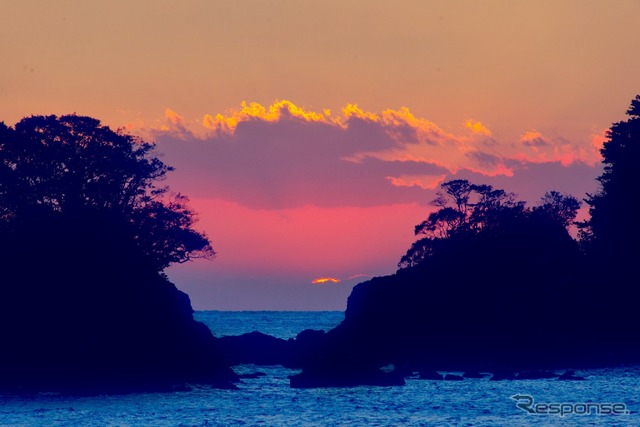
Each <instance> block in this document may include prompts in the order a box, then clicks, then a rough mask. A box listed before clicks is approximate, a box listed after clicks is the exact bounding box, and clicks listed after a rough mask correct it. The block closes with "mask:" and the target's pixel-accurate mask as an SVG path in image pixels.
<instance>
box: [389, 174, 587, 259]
mask: <svg viewBox="0 0 640 427" xmlns="http://www.w3.org/2000/svg"><path fill="white" fill-rule="evenodd" d="M440 187H441V188H442V191H439V192H438V193H436V198H435V199H434V200H433V201H432V202H431V205H433V206H436V207H438V208H439V209H438V210H436V211H435V212H432V213H430V214H429V216H428V217H427V219H425V220H424V221H422V222H421V223H420V224H418V225H416V227H415V234H416V236H423V237H421V238H420V239H419V240H417V241H416V242H414V244H413V245H412V246H411V247H410V248H409V250H408V251H407V253H406V254H405V255H404V256H403V257H402V258H401V260H400V262H399V263H398V266H399V267H400V268H406V267H413V266H416V265H418V264H420V263H422V262H423V261H424V260H425V259H427V258H429V257H430V256H431V255H433V254H434V253H435V252H437V251H438V249H439V248H441V247H443V245H444V244H445V242H447V241H449V240H453V239H455V240H456V241H457V242H458V243H461V241H462V240H468V239H470V238H472V237H473V236H474V235H477V234H480V233H484V234H488V233H495V232H499V230H500V229H501V228H503V227H505V226H506V225H507V224H510V223H513V222H514V221H525V222H526V221H529V222H534V221H537V222H541V221H542V222H547V223H551V224H555V225H556V226H562V227H564V228H565V229H567V228H568V227H569V226H571V225H572V224H573V220H574V219H575V217H576V215H577V211H578V209H579V208H580V202H579V201H578V200H577V199H576V198H575V197H573V196H571V195H564V194H561V193H559V192H557V191H550V192H547V193H546V194H545V195H544V197H543V198H542V199H541V201H540V203H539V204H538V205H537V206H535V207H533V208H528V207H527V206H526V204H525V202H523V201H519V200H517V195H516V194H514V193H508V192H506V191H504V190H501V189H495V188H493V187H492V186H491V185H485V184H473V183H471V182H469V181H467V180H464V179H456V180H451V181H447V182H444V183H443V184H441V186H440Z"/></svg>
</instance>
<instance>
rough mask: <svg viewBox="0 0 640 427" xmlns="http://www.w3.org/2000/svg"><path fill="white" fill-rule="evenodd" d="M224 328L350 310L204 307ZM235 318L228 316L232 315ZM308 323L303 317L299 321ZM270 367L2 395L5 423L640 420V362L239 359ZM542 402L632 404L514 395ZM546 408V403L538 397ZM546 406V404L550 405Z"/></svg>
mask: <svg viewBox="0 0 640 427" xmlns="http://www.w3.org/2000/svg"><path fill="white" fill-rule="evenodd" d="M196 317H197V318H198V319H199V320H202V321H204V322H205V323H206V324H207V325H209V326H210V327H211V328H212V329H213V330H214V333H215V334H216V335H218V336H220V335H227V334H238V333H244V332H251V331H252V330H258V331H261V332H264V333H268V334H272V335H275V336H279V337H281V338H291V337H293V336H295V335H296V334H297V332H299V331H301V330H303V329H309V328H310V329H325V328H328V327H332V326H333V325H335V324H337V323H338V322H340V320H341V319H342V313H336V312H324V313H291V312H198V313H197V315H196ZM227 320H228V321H227ZM301 326H302V327H301ZM236 371H237V372H238V373H251V372H256V371H260V372H264V373H266V374H267V375H266V376H263V377H259V378H255V379H245V380H243V382H242V383H240V384H239V388H240V389H239V390H217V389H212V388H210V387H202V386H194V387H192V388H191V390H189V391H178V392H172V393H139V394H129V395H116V396H91V397H69V396H60V395H53V394H47V395H36V396H6V395H5V396H0V425H2V426H34V425H36V426H38V425H43V426H44V425H46V426H141V425H150V426H235V425H237V426H325V425H326V426H401V425H409V426H423V425H424V426H431V425H433V426H456V425H459V426H520V425H531V426H577V425H595V426H609V425H611V426H627V425H629V426H637V425H640V417H639V416H638V411H640V381H639V379H640V368H639V367H620V368H615V369H599V370H589V371H577V374H579V375H582V376H584V377H586V379H587V380H586V381H573V382H570V381H557V380H528V381H489V380H488V379H486V378H485V379H466V380H464V381H427V380H419V379H415V378H414V379H411V378H410V379H408V380H407V385H406V386H403V387H355V388H334V389H309V390H301V389H291V388H289V380H288V376H289V375H292V374H295V373H297V372H298V371H296V370H290V369H285V368H282V367H279V366H269V367H264V366H252V365H242V366H238V367H236ZM518 394H519V395H529V396H532V398H534V399H535V402H536V403H541V404H544V403H547V404H564V405H565V406H564V408H565V409H564V412H569V411H574V410H575V411H577V412H581V411H582V410H583V408H584V406H580V404H583V403H600V404H606V403H621V404H624V405H625V410H627V411H629V412H630V413H629V414H625V415H596V414H595V413H593V410H592V413H591V414H589V415H580V414H578V415H577V414H575V413H567V414H565V415H564V416H562V417H561V416H559V415H548V414H529V413H528V412H526V411H525V410H523V409H520V408H518V407H517V406H516V401H515V400H513V399H511V396H514V395H518ZM537 408H538V409H540V408H542V409H544V408H545V407H544V406H542V407H540V406H539V407H537ZM543 412H544V411H543Z"/></svg>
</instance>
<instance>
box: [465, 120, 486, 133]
mask: <svg viewBox="0 0 640 427" xmlns="http://www.w3.org/2000/svg"><path fill="white" fill-rule="evenodd" d="M464 127H465V128H467V129H470V130H471V132H472V133H474V134H477V135H484V136H491V131H490V130H489V129H488V128H487V127H486V126H485V125H483V124H482V123H480V122H478V121H475V120H467V121H466V122H465V123H464Z"/></svg>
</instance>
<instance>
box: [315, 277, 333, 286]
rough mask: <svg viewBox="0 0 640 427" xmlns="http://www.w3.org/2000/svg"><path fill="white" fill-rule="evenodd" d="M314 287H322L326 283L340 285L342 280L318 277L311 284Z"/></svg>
mask: <svg viewBox="0 0 640 427" xmlns="http://www.w3.org/2000/svg"><path fill="white" fill-rule="evenodd" d="M311 283H313V284H314V285H321V284H324V283H340V279H336V278H335V277H318V278H317V279H313V281H312V282H311Z"/></svg>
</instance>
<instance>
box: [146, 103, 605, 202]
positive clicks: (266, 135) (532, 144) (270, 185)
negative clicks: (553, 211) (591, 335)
mask: <svg viewBox="0 0 640 427" xmlns="http://www.w3.org/2000/svg"><path fill="white" fill-rule="evenodd" d="M164 115H165V119H164V120H165V122H164V124H163V125H162V126H161V127H160V126H158V127H156V130H153V129H152V130H150V133H151V137H152V139H154V140H156V141H157V142H158V150H159V152H161V153H164V154H166V156H167V157H166V159H167V163H169V164H171V165H173V166H175V167H176V170H177V171H178V173H176V174H175V175H174V176H176V177H180V178H178V179H182V180H183V182H184V184H185V185H187V186H188V185H192V188H193V190H192V191H191V194H195V195H197V196H198V197H216V198H221V199H225V200H233V201H235V202H238V203H240V204H243V205H245V206H249V207H252V208H258V209H283V208H292V207H300V206H305V205H312V206H321V207H338V206H353V207H367V206H383V205H391V204H405V203H420V204H425V205H426V204H428V202H429V201H430V200H431V199H432V198H433V197H434V194H435V190H437V188H438V186H439V184H441V183H442V182H444V181H446V180H448V179H452V178H454V177H460V176H465V174H471V176H474V181H476V182H483V181H487V182H489V181H495V180H496V179H497V180H500V179H502V178H507V179H511V180H512V182H514V183H517V182H518V180H519V179H520V178H519V177H520V176H523V174H524V173H525V171H527V173H529V172H528V171H530V170H532V168H533V166H534V165H539V167H538V166H536V167H535V168H534V169H539V170H546V169H545V168H547V165H557V166H558V167H561V168H569V167H572V166H576V165H580V164H586V165H590V166H594V165H596V164H597V163H598V162H599V160H600V154H599V153H598V148H599V147H601V144H602V142H603V140H604V136H602V135H594V136H593V140H586V141H568V140H566V139H563V138H562V137H560V136H557V135H553V136H549V135H545V134H543V133H542V132H539V131H536V130H528V131H524V132H523V133H521V134H520V136H519V137H516V139H515V141H509V140H507V141H505V140H500V139H499V138H497V137H496V136H495V135H496V134H495V133H493V132H492V131H491V130H489V129H488V128H487V127H486V126H485V125H484V124H483V123H482V122H481V121H479V120H467V121H466V122H464V123H461V126H460V127H459V129H458V131H455V130H444V129H443V128H441V127H439V126H438V125H437V124H436V123H434V122H433V121H430V120H428V119H426V118H423V117H419V116H417V115H415V114H414V113H412V112H411V111H410V110H409V108H407V107H401V108H398V109H386V110H383V111H382V112H380V113H375V112H371V111H368V110H366V109H364V108H361V107H360V106H358V105H357V104H355V103H351V104H347V105H346V106H345V107H344V108H342V109H341V110H340V111H339V112H338V113H335V114H332V112H331V111H328V110H317V111H314V110H311V109H308V108H305V107H301V106H298V105H296V104H294V103H293V102H291V101H289V100H280V101H276V102H274V103H273V104H271V105H268V106H264V105H262V104H259V103H255V102H252V103H248V102H242V103H241V104H240V107H239V108H236V109H229V110H227V111H226V112H224V113H218V114H215V115H213V114H207V115H205V116H204V118H203V119H201V120H198V119H185V118H183V117H182V116H181V115H180V114H178V112H176V111H173V110H172V109H166V110H165V114H164ZM179 140H182V141H190V140H193V141H199V143H198V144H184V143H177V142H175V141H179ZM554 167H555V166H554ZM547 169H548V168H547ZM554 171H555V172H554V173H558V170H556V169H554ZM562 172H565V171H562ZM580 173H586V172H584V171H583V170H582V169H580ZM595 176H597V174H595V173H594V177H595ZM528 179H531V178H528ZM190 183H192V184H190ZM171 184H173V182H172V183H171ZM177 184H178V185H177V187H178V188H182V183H180V182H178V183H177ZM523 184H525V185H526V186H527V188H529V189H532V188H533V187H532V185H531V183H530V182H527V183H523ZM546 190H547V189H546V188H545V189H542V188H540V190H539V191H540V194H538V195H536V197H537V198H539V197H540V196H541V195H542V194H544V191H546ZM570 190H571V189H565V191H570Z"/></svg>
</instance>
